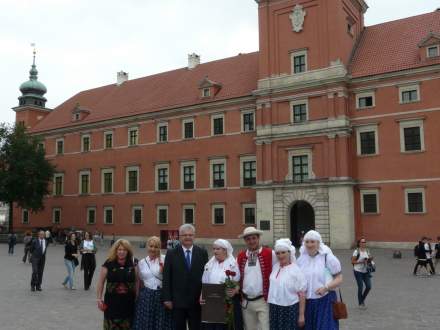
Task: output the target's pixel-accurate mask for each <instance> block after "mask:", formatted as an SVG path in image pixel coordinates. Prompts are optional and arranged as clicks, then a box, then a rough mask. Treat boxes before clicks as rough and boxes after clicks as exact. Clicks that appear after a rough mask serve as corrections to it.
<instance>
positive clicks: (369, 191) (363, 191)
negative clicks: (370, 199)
mask: <svg viewBox="0 0 440 330" xmlns="http://www.w3.org/2000/svg"><path fill="white" fill-rule="evenodd" d="M364 195H376V209H377V211H376V212H365V208H364ZM379 197H380V194H379V189H361V190H360V198H361V213H362V214H367V215H368V214H379V213H380V202H379Z"/></svg>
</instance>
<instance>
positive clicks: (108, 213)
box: [104, 206, 113, 225]
mask: <svg viewBox="0 0 440 330" xmlns="http://www.w3.org/2000/svg"><path fill="white" fill-rule="evenodd" d="M104 224H105V225H112V224H113V207H111V206H106V207H104Z"/></svg>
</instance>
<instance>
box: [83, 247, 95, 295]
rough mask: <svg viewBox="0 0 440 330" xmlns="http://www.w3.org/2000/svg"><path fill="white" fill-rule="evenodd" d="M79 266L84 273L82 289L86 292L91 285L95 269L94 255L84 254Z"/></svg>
mask: <svg viewBox="0 0 440 330" xmlns="http://www.w3.org/2000/svg"><path fill="white" fill-rule="evenodd" d="M81 266H82V268H83V271H84V289H85V290H88V289H89V288H90V285H91V284H92V279H93V274H94V273H95V268H96V258H95V254H94V253H85V254H83V256H82V259H81Z"/></svg>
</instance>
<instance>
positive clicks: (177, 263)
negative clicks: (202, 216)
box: [162, 224, 208, 330]
mask: <svg viewBox="0 0 440 330" xmlns="http://www.w3.org/2000/svg"><path fill="white" fill-rule="evenodd" d="M194 236H195V228H194V226H192V225H189V224H185V225H182V226H181V227H180V229H179V239H180V243H181V244H180V245H179V246H177V247H175V248H174V249H171V250H168V252H167V255H166V258H165V265H164V271H163V289H162V295H163V296H162V299H163V301H164V305H165V307H166V308H168V309H170V310H172V311H173V319H174V325H175V328H176V330H186V329H187V322H188V328H189V330H198V329H200V323H201V308H200V303H199V299H200V293H201V290H202V275H203V270H204V268H205V265H206V263H207V262H208V253H207V252H206V250H204V249H202V248H200V247H198V246H196V245H194Z"/></svg>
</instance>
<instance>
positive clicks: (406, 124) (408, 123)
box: [399, 119, 425, 154]
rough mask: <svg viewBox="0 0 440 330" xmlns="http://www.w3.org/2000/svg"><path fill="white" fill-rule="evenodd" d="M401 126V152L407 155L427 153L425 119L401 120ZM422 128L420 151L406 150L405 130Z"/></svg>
mask: <svg viewBox="0 0 440 330" xmlns="http://www.w3.org/2000/svg"><path fill="white" fill-rule="evenodd" d="M399 126H400V152H401V153H405V154H411V153H417V152H423V151H425V131H424V129H423V119H414V120H401V121H400V122H399ZM410 127H419V128H420V150H408V151H406V150H405V128H410Z"/></svg>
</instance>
